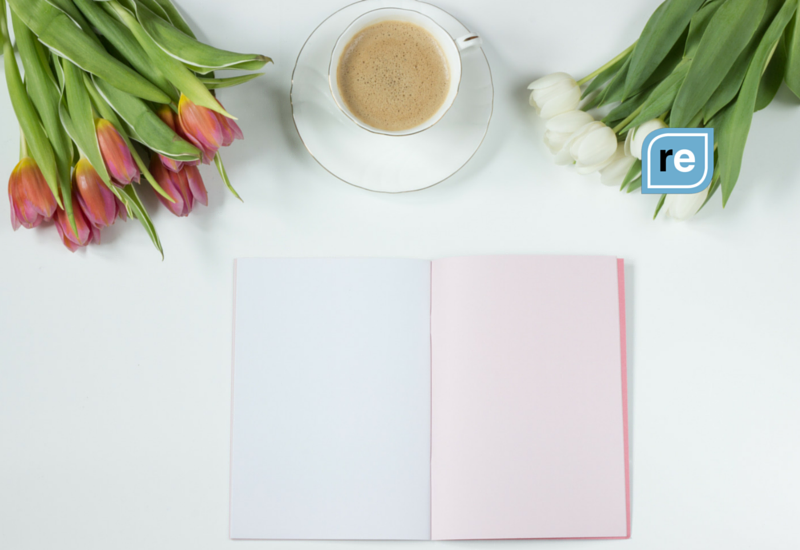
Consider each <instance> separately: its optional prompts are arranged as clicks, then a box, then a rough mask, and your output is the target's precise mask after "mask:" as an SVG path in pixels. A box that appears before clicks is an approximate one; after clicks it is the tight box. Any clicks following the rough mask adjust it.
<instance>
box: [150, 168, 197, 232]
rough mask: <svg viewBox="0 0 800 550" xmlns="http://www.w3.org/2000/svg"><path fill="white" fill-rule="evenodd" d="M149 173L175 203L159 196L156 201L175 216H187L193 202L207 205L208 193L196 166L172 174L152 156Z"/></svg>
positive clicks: (192, 206)
mask: <svg viewBox="0 0 800 550" xmlns="http://www.w3.org/2000/svg"><path fill="white" fill-rule="evenodd" d="M150 172H151V173H152V174H153V177H154V178H155V179H156V181H157V182H158V184H159V185H160V186H161V188H162V189H164V191H166V193H167V194H168V195H169V196H170V197H171V198H172V199H173V200H174V201H175V202H169V201H168V200H167V199H166V198H164V197H163V196H161V195H160V194H159V195H158V200H160V201H161V203H162V204H163V205H164V206H166V207H167V208H168V209H169V211H170V212H172V213H173V214H175V215H176V216H181V217H183V216H188V215H189V213H190V212H191V211H192V209H193V208H194V203H195V201H197V202H199V203H200V204H203V205H208V193H207V192H206V187H205V184H204V183H203V178H202V177H201V176H200V170H198V169H197V167H196V166H188V165H187V166H184V167H183V169H182V170H181V171H180V172H172V171H170V170H167V169H166V167H165V166H164V164H163V163H162V162H161V159H160V158H158V157H156V156H153V160H152V161H151V162H150Z"/></svg>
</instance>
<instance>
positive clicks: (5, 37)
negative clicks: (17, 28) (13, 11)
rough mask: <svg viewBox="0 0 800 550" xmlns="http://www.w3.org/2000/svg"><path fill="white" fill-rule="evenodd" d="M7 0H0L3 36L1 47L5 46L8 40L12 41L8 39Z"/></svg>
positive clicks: (0, 32) (0, 19)
mask: <svg viewBox="0 0 800 550" xmlns="http://www.w3.org/2000/svg"><path fill="white" fill-rule="evenodd" d="M7 13H8V12H7V11H6V0H0V34H2V40H3V41H2V43H0V47H3V46H5V44H6V40H10V38H9V37H8V23H7V22H6V14H7Z"/></svg>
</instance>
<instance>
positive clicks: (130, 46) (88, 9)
mask: <svg viewBox="0 0 800 550" xmlns="http://www.w3.org/2000/svg"><path fill="white" fill-rule="evenodd" d="M74 1H75V4H76V5H77V6H78V7H79V8H80V9H81V11H82V12H83V13H84V14H85V15H86V17H87V18H88V19H89V21H91V22H92V24H93V25H94V26H95V27H97V30H98V31H100V33H101V34H102V35H103V36H104V37H105V39H106V40H108V41H109V42H110V43H111V44H112V45H113V46H114V48H115V49H116V50H117V51H118V52H119V53H120V55H121V56H122V57H123V58H124V59H125V60H126V61H128V63H130V64H131V66H133V68H134V69H136V70H137V71H138V72H139V74H141V75H142V76H144V77H145V78H147V80H149V81H150V82H152V83H153V84H155V85H156V86H157V87H158V88H159V89H160V90H161V91H162V92H164V93H165V94H166V95H167V96H169V98H170V99H171V100H172V101H174V102H177V101H178V99H179V98H180V96H179V95H178V94H177V92H176V90H175V87H174V86H173V85H172V84H170V82H169V80H167V79H166V78H165V77H164V75H163V74H162V73H161V71H160V70H158V67H157V66H156V65H155V64H154V63H153V62H152V61H151V60H150V58H149V57H148V56H147V54H146V53H145V51H144V50H143V49H142V47H141V46H140V45H139V42H137V40H136V38H134V36H133V34H131V31H129V30H128V29H127V27H125V25H123V24H122V23H120V22H119V21H117V20H116V19H114V18H113V17H111V16H110V15H109V14H107V13H106V11H105V10H104V9H103V8H101V7H100V6H99V5H98V4H97V2H96V1H95V0H74Z"/></svg>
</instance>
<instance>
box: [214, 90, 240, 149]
mask: <svg viewBox="0 0 800 550" xmlns="http://www.w3.org/2000/svg"><path fill="white" fill-rule="evenodd" d="M217 103H219V105H220V107H222V103H221V102H220V100H219V99H218V100H217ZM223 109H224V107H223ZM215 114H216V115H217V120H219V125H220V127H221V128H222V146H223V147H228V146H229V145H230V144H231V143H233V142H234V140H237V139H244V134H243V133H242V129H241V128H239V125H238V124H236V121H235V120H233V119H232V118H228V117H226V116H223V115H221V114H219V113H215Z"/></svg>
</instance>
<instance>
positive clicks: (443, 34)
mask: <svg viewBox="0 0 800 550" xmlns="http://www.w3.org/2000/svg"><path fill="white" fill-rule="evenodd" d="M382 22H403V23H411V24H413V25H416V26H418V27H421V28H422V29H423V30H425V31H427V32H428V33H429V34H430V35H431V36H432V37H433V39H434V40H435V41H436V42H437V43H438V46H439V48H440V50H441V53H442V56H443V57H444V59H445V60H446V63H447V66H448V70H449V79H448V88H447V89H446V92H445V94H444V100H443V101H442V103H441V105H440V106H439V108H438V109H437V110H436V111H435V112H434V113H433V114H432V115H431V116H430V117H428V118H427V119H426V120H424V121H423V122H421V123H419V124H417V125H416V126H413V127H411V128H406V129H402V130H394V131H393V130H386V129H381V128H378V127H376V126H373V125H370V124H369V123H367V122H365V121H364V120H361V119H360V118H359V117H358V116H356V115H355V114H354V113H353V112H352V110H351V109H350V107H348V104H347V102H346V101H345V99H344V98H343V97H342V91H341V89H340V83H339V64H340V63H341V62H342V54H343V53H344V52H345V50H346V49H347V47H348V46H349V45H350V43H351V41H352V40H353V38H354V37H355V36H356V35H358V34H359V33H360V32H361V31H363V30H364V29H366V28H368V27H371V26H372V25H376V24H378V23H382ZM480 43H481V40H480V37H479V36H478V35H476V34H468V35H465V36H460V37H457V38H454V37H453V36H451V35H450V33H448V32H447V31H446V30H445V29H443V28H442V27H441V26H440V25H439V24H438V23H436V22H435V21H434V20H433V19H431V18H430V17H428V16H427V15H424V14H422V13H420V12H418V11H415V10H411V9H404V8H380V9H376V10H372V11H369V12H367V13H365V14H363V15H362V16H360V17H358V18H357V19H355V20H354V21H353V22H352V23H350V25H349V26H348V27H347V28H346V29H345V30H344V32H343V33H342V34H341V35H340V36H339V39H338V40H337V41H336V45H335V46H334V48H333V51H332V52H331V58H330V63H329V65H328V82H329V85H330V91H331V94H332V96H333V101H334V102H335V103H336V105H337V106H338V107H339V109H340V110H341V111H342V112H343V113H344V114H345V115H346V116H347V117H348V118H349V119H350V120H351V121H352V122H353V123H355V124H356V125H358V126H359V127H360V128H362V129H364V130H367V131H370V132H373V133H376V134H382V135H386V136H407V135H412V134H417V133H419V132H423V131H425V130H427V129H428V128H430V127H432V126H433V125H435V124H436V123H437V122H439V121H440V120H441V119H442V117H443V116H444V115H445V113H447V111H448V110H449V109H450V106H451V105H452V104H453V101H455V98H456V96H457V95H458V89H459V86H460V84H461V53H462V51H464V50H466V49H468V48H471V47H475V46H478V45H480Z"/></svg>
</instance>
